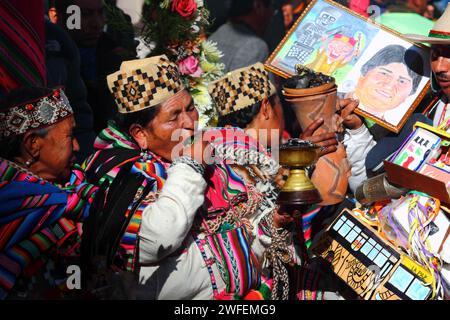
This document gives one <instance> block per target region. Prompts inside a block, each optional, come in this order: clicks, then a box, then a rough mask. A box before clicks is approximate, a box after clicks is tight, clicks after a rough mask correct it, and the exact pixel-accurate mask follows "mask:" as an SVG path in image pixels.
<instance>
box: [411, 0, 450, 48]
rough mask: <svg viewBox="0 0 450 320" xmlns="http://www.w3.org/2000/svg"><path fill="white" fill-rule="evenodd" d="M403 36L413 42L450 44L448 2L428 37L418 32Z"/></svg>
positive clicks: (449, 10)
mask: <svg viewBox="0 0 450 320" xmlns="http://www.w3.org/2000/svg"><path fill="white" fill-rule="evenodd" d="M404 37H405V38H406V39H408V40H411V41H414V42H424V43H429V44H450V3H449V4H448V5H447V8H446V9H445V11H444V13H443V14H442V16H441V17H440V18H439V19H438V20H437V21H436V23H435V24H434V26H433V28H432V29H431V30H430V33H429V34H428V37H427V36H422V35H418V34H405V35H404Z"/></svg>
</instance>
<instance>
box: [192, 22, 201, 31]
mask: <svg viewBox="0 0 450 320" xmlns="http://www.w3.org/2000/svg"><path fill="white" fill-rule="evenodd" d="M191 31H192V33H199V32H200V27H199V26H198V25H196V24H193V25H192V26H191Z"/></svg>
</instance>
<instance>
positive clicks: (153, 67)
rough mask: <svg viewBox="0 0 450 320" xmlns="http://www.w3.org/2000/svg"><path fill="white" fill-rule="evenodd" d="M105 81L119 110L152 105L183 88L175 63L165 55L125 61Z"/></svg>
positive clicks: (161, 101) (132, 110)
mask: <svg viewBox="0 0 450 320" xmlns="http://www.w3.org/2000/svg"><path fill="white" fill-rule="evenodd" d="M107 81H108V87H109V90H110V91H111V93H112V94H113V96H114V99H115V101H116V104H117V108H118V110H119V112H120V113H132V112H137V111H141V110H144V109H147V108H150V107H154V106H156V105H158V104H160V103H163V102H165V101H166V100H167V99H169V98H170V97H172V96H174V95H175V94H176V93H177V92H179V91H181V90H183V89H184V85H183V82H182V80H181V77H180V72H179V70H178V67H177V65H176V64H174V63H173V62H170V61H169V59H167V57H166V56H165V55H161V56H154V57H150V58H146V59H138V60H131V61H124V62H123V63H122V64H121V66H120V70H119V71H117V72H115V73H113V74H110V75H108V76H107Z"/></svg>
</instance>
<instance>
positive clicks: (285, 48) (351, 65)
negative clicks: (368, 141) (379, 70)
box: [265, 0, 431, 133]
mask: <svg viewBox="0 0 450 320" xmlns="http://www.w3.org/2000/svg"><path fill="white" fill-rule="evenodd" d="M330 8H331V9H330ZM325 9H326V10H328V11H326V10H325ZM323 12H325V13H323ZM327 13H328V15H327ZM333 17H334V20H333ZM317 19H319V20H317ZM326 19H328V20H326ZM339 19H341V20H339ZM317 21H319V22H317ZM333 21H334V22H333ZM326 22H328V23H329V24H328V25H326ZM308 37H309V38H308ZM314 37H315V38H314ZM318 37H321V38H318ZM311 38H313V40H311ZM380 40H381V41H380ZM314 41H315V42H314ZM332 41H334V42H335V44H334V46H335V47H336V46H337V45H336V43H338V42H341V44H342V43H344V42H347V43H349V44H348V45H347V46H346V48H345V50H349V48H350V47H351V48H352V52H351V53H348V54H347V56H346V57H345V59H341V60H335V61H334V62H331V63H330V61H332V60H331V57H332V56H331V53H330V52H328V53H326V50H328V51H330V50H332V49H330V48H331V45H330V43H331V42H332ZM327 45H328V47H326V46H327ZM400 47H402V48H403V49H404V54H403V57H402V59H404V61H406V60H407V59H406V58H407V56H408V58H411V57H413V58H411V59H410V61H411V62H408V63H409V65H408V66H407V64H406V62H403V64H404V66H405V67H404V68H403V67H401V66H398V65H393V64H392V65H391V66H395V67H396V68H397V69H395V70H389V72H392V75H393V76H396V75H397V74H398V75H399V76H398V79H392V78H393V77H390V78H389V79H391V81H397V82H398V83H399V85H398V86H397V87H399V86H400V84H401V86H403V88H401V89H402V90H403V91H402V90H400V89H398V90H394V89H392V90H391V91H390V89H378V91H376V92H378V94H379V97H380V98H379V99H375V98H374V99H369V96H370V95H369V94H367V95H365V94H364V91H362V90H357V88H358V85H359V86H360V87H362V88H364V87H363V86H362V84H360V83H362V79H364V78H365V77H366V76H367V74H368V72H367V73H366V74H365V75H364V76H363V75H362V73H361V69H363V70H364V68H362V67H363V66H364V65H365V64H366V65H369V66H370V65H375V64H376V63H372V62H371V61H372V60H373V61H380V59H381V60H382V59H384V58H380V57H383V56H386V52H397V51H398V52H403V51H401V50H402V49H401V48H400ZM338 49H339V48H338ZM377 49H378V50H377ZM391 49H395V50H394V51H392V50H391ZM340 50H341V51H340V52H342V54H345V53H346V51H345V50H344V48H341V49H340ZM336 52H339V51H338V50H337V49H336ZM326 54H328V56H326ZM428 55H429V48H428V47H426V46H424V45H421V44H415V43H413V42H411V41H409V40H408V39H406V38H404V37H403V36H402V35H401V34H400V33H398V32H396V31H394V30H392V29H389V28H387V27H385V26H383V25H381V24H380V23H378V22H376V21H374V20H372V19H370V18H366V17H364V16H362V15H360V14H358V13H355V12H353V11H351V10H350V9H348V8H346V7H344V6H343V5H341V4H338V3H336V2H334V1H331V0H313V1H312V2H311V3H310V4H309V5H308V6H307V7H306V8H305V10H304V11H303V13H302V14H301V16H300V17H299V18H298V19H297V21H296V22H295V23H294V25H293V26H292V28H291V29H290V30H289V32H288V33H287V34H286V36H285V37H284V38H283V40H282V41H281V42H280V44H279V45H278V46H277V47H276V49H275V50H274V51H273V52H272V54H271V55H270V56H269V58H268V59H267V61H266V62H265V68H266V69H267V70H269V71H271V72H273V73H274V74H276V75H279V76H280V77H283V78H289V77H291V76H292V75H294V74H295V71H294V70H295V69H294V68H295V63H294V62H295V61H297V62H298V63H300V64H302V65H306V66H308V67H310V68H311V69H313V70H315V71H320V72H323V73H325V74H328V75H332V76H334V77H335V78H336V83H337V85H338V93H339V94H340V95H341V96H346V97H348V96H349V95H350V97H353V98H357V99H359V100H360V107H359V108H357V109H356V110H355V113H357V114H359V115H361V116H363V117H365V118H367V119H370V120H372V121H374V122H376V123H378V124H379V125H381V126H383V127H385V128H387V129H388V130H390V131H393V132H395V133H398V132H399V131H400V130H401V128H402V127H403V126H404V125H405V123H406V121H407V120H408V118H409V117H410V116H411V114H412V113H413V112H414V110H415V109H416V108H417V106H418V105H419V103H420V102H421V101H422V99H423V97H424V96H425V95H426V93H427V90H428V89H429V88H430V83H431V81H430V74H431V73H430V71H429V68H430V67H429V63H428ZM335 56H337V55H336V54H335V55H334V56H333V57H335ZM326 59H327V60H326ZM417 59H420V60H421V61H419V60H417ZM387 60H388V59H385V60H383V61H387ZM324 61H325V62H324ZM336 61H337V62H336ZM344 62H345V63H344ZM420 62H421V63H420ZM393 63H394V62H393ZM398 68H400V69H398ZM366 69H367V68H366ZM413 69H414V70H413ZM418 69H421V70H418ZM371 70H372V69H371ZM398 70H400V71H398ZM402 72H403V73H405V75H407V76H405V77H401V76H400V74H402ZM406 72H407V74H406ZM385 77H386V78H388V76H385ZM386 81H387V80H386ZM367 86H368V85H367ZM386 87H388V86H386ZM409 88H410V90H409V91H408V89H409ZM352 90H354V91H353V92H352ZM368 92H369V93H370V92H371V91H368ZM372 92H375V91H372ZM406 94H408V95H406ZM358 95H359V96H358ZM374 96H375V97H377V96H376V95H374ZM402 99H404V100H403V101H402ZM364 100H366V102H367V101H368V103H367V104H368V106H367V107H366V106H364V104H363V102H364ZM372 101H376V104H377V107H381V108H386V109H387V111H380V113H376V112H375V111H371V109H370V107H372V108H373V109H372V110H374V108H375V106H370V104H371V103H372ZM399 101H400V102H399ZM374 104H375V103H374ZM388 108H391V109H388ZM380 110H381V109H380Z"/></svg>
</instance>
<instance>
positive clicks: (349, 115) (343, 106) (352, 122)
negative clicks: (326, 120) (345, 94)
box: [337, 99, 363, 130]
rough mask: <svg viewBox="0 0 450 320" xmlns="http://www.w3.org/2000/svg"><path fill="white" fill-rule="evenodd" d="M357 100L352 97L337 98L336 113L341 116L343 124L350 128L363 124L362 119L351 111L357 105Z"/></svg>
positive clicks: (353, 128)
mask: <svg viewBox="0 0 450 320" xmlns="http://www.w3.org/2000/svg"><path fill="white" fill-rule="evenodd" d="M358 105H359V101H358V100H353V99H342V100H339V104H338V108H339V109H338V110H337V113H338V114H339V115H340V116H341V118H342V123H343V124H344V126H345V127H346V128H348V129H350V130H355V129H358V128H360V127H361V126H362V125H363V121H362V119H361V118H360V117H359V116H358V115H356V114H354V113H353V111H354V110H355V109H356V108H357V107H358Z"/></svg>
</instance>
